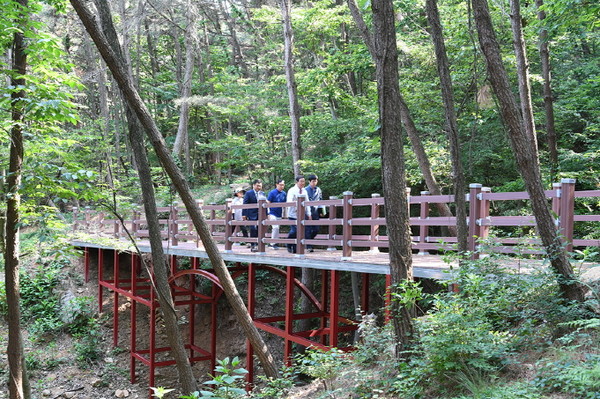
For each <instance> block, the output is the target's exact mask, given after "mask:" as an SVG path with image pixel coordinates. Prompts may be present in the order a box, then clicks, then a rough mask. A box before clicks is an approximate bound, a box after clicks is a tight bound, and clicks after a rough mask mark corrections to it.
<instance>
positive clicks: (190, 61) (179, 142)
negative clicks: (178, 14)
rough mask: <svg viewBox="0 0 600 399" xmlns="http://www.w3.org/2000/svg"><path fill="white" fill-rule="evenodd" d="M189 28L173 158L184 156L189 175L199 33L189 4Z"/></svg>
mask: <svg viewBox="0 0 600 399" xmlns="http://www.w3.org/2000/svg"><path fill="white" fill-rule="evenodd" d="M187 6H188V9H187V14H186V15H187V27H186V29H185V67H184V72H183V82H182V83H181V108H180V111H179V126H178V127H177V136H176V137H175V143H174V144H173V157H180V156H181V155H182V154H183V155H184V160H185V165H186V169H187V172H188V174H189V173H191V162H190V159H189V153H190V152H189V145H190V138H189V132H188V126H189V115H190V103H189V101H188V100H189V97H190V96H191V94H192V77H193V75H194V54H195V53H196V48H197V46H196V42H197V31H196V14H197V12H196V9H195V6H194V5H193V4H192V3H191V2H188V4H187Z"/></svg>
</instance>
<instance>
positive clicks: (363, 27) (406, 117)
mask: <svg viewBox="0 0 600 399" xmlns="http://www.w3.org/2000/svg"><path fill="white" fill-rule="evenodd" d="M347 3H348V8H349V9H350V13H351V14H352V18H353V19H354V22H355V23H356V26H357V27H358V30H359V32H360V34H361V36H362V38H363V40H364V42H365V44H366V45H367V49H368V50H369V53H371V57H373V60H374V59H375V55H374V52H375V50H374V47H373V37H372V35H371V32H369V28H368V27H367V24H366V23H365V21H364V19H363V17H362V15H361V13H360V10H359V9H358V6H357V5H356V0H347ZM398 95H399V96H400V110H399V112H400V116H401V120H402V124H403V125H404V128H405V129H406V133H407V135H408V138H409V139H410V143H411V145H412V149H413V152H414V154H415V157H416V158H417V163H418V164H419V169H420V170H421V173H422V174H423V179H424V180H425V184H426V185H427V188H428V189H429V192H430V193H431V194H432V195H440V194H442V191H441V190H440V185H439V184H438V182H437V180H436V178H435V176H434V175H433V171H432V169H431V162H429V157H428V156H427V152H425V147H424V146H423V142H422V141H421V136H420V134H419V131H418V130H417V127H416V125H415V122H414V121H413V119H412V116H411V114H410V110H409V109H408V105H407V104H406V101H404V98H403V97H402V93H398ZM436 207H437V209H438V212H439V214H440V216H446V217H451V216H452V212H451V211H450V208H449V207H448V204H444V203H438V204H436ZM450 232H451V233H452V234H457V232H456V229H455V228H450Z"/></svg>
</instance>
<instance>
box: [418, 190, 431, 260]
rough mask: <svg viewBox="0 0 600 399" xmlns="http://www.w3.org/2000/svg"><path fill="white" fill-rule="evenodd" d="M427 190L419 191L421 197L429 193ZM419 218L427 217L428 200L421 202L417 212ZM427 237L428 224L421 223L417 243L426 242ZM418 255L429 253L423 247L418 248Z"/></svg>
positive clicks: (424, 218)
mask: <svg viewBox="0 0 600 399" xmlns="http://www.w3.org/2000/svg"><path fill="white" fill-rule="evenodd" d="M430 194H431V193H430V192H429V191H421V197H425V196H427V195H430ZM419 219H420V220H427V219H429V202H425V201H423V202H421V211H420V213H419ZM427 237H429V226H426V225H424V224H422V225H421V226H419V244H425V243H426V242H427ZM419 255H429V252H427V251H426V250H425V249H419Z"/></svg>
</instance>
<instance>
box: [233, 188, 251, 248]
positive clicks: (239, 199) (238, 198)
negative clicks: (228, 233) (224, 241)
mask: <svg viewBox="0 0 600 399" xmlns="http://www.w3.org/2000/svg"><path fill="white" fill-rule="evenodd" d="M245 194H246V190H244V189H243V188H237V189H236V190H235V191H234V193H233V201H231V205H242V204H243V203H244V195H245ZM233 220H237V221H241V220H243V219H242V209H234V210H233ZM240 230H241V232H242V236H243V237H248V228H247V227H246V226H239V225H238V226H235V229H234V230H233V236H234V237H237V235H238V234H239V232H240ZM240 245H246V243H245V242H241V243H240Z"/></svg>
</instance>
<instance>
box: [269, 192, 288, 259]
mask: <svg viewBox="0 0 600 399" xmlns="http://www.w3.org/2000/svg"><path fill="white" fill-rule="evenodd" d="M284 188H285V181H284V180H277V183H276V184H275V188H274V189H273V190H271V191H270V192H269V195H268V196H267V202H269V203H270V204H276V203H278V202H285V201H286V199H287V193H286V192H285V191H284V190H283V189H284ZM267 217H268V218H269V220H281V218H282V217H283V208H269V214H268V215H267ZM279 227H280V226H279V225H278V224H274V225H273V228H272V230H271V238H272V239H273V240H276V239H278V238H279ZM270 247H271V248H272V249H279V246H278V245H277V244H271V245H270Z"/></svg>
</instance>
